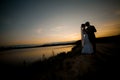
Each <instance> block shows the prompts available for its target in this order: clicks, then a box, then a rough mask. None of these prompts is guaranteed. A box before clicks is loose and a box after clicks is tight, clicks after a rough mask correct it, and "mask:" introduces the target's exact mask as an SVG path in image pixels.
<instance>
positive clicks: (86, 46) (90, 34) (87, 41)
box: [81, 22, 97, 54]
mask: <svg viewBox="0 0 120 80" xmlns="http://www.w3.org/2000/svg"><path fill="white" fill-rule="evenodd" d="M94 32H97V31H96V29H95V27H94V26H92V25H90V22H86V23H85V24H81V41H82V51H81V54H95V53H96V41H95V39H96V37H95V34H94Z"/></svg>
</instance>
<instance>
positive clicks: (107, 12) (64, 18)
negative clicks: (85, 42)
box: [0, 0, 120, 46]
mask: <svg viewBox="0 0 120 80" xmlns="http://www.w3.org/2000/svg"><path fill="white" fill-rule="evenodd" d="M86 21H89V22H90V23H91V25H94V26H95V27H96V29H97V32H96V37H104V36H112V35H118V34H120V0H1V1H0V46H4V45H17V44H44V43H51V42H63V41H73V40H79V39H81V34H80V26H81V24H82V23H85V22H86Z"/></svg>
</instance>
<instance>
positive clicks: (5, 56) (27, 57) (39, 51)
mask: <svg viewBox="0 0 120 80" xmlns="http://www.w3.org/2000/svg"><path fill="white" fill-rule="evenodd" d="M72 47H73V45H65V46H52V47H39V48H28V49H14V50H9V51H2V52H0V61H2V62H5V63H10V64H22V63H23V62H24V61H25V62H26V63H31V62H34V61H37V60H40V59H42V58H43V57H45V58H49V57H50V56H53V55H57V54H59V53H60V52H68V51H70V50H71V48H72Z"/></svg>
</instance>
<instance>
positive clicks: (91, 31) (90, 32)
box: [86, 25, 97, 53]
mask: <svg viewBox="0 0 120 80" xmlns="http://www.w3.org/2000/svg"><path fill="white" fill-rule="evenodd" d="M86 32H87V34H88V37H89V40H90V42H91V43H92V45H93V50H94V53H95V52H96V40H95V39H96V37H95V34H94V32H97V30H96V29H95V27H94V26H91V25H90V26H88V27H87V29H86Z"/></svg>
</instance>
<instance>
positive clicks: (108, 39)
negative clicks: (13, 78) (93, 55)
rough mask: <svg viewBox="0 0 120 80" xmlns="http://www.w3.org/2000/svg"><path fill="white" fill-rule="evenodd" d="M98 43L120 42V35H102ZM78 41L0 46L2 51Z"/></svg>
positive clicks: (97, 40)
mask: <svg viewBox="0 0 120 80" xmlns="http://www.w3.org/2000/svg"><path fill="white" fill-rule="evenodd" d="M96 42H97V43H101V42H102V43H103V42H105V43H108V42H110V43H116V42H120V35H117V36H110V37H101V38H97V39H96ZM76 43H79V44H81V40H78V41H72V42H58V43H51V44H43V45H33V46H29V45H28V46H8V47H0V51H5V50H13V49H26V48H38V47H50V46H62V45H74V44H76Z"/></svg>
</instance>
